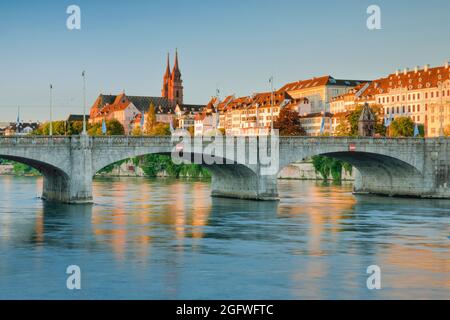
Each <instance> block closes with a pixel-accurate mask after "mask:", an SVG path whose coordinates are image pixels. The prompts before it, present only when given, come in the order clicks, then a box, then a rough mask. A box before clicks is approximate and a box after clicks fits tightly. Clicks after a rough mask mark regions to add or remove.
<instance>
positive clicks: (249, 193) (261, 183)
mask: <svg viewBox="0 0 450 320" xmlns="http://www.w3.org/2000/svg"><path fill="white" fill-rule="evenodd" d="M210 170H211V171H212V183H211V189H212V191H211V195H212V196H213V197H220V198H234V199H245V200H257V201H276V200H278V187H277V183H278V179H277V176H276V175H272V176H264V175H260V174H257V173H255V172H253V171H251V170H249V169H248V168H246V167H244V166H239V165H232V166H221V167H214V168H210Z"/></svg>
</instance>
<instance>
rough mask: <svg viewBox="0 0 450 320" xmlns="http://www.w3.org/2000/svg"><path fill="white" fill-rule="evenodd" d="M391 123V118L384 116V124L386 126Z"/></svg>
mask: <svg viewBox="0 0 450 320" xmlns="http://www.w3.org/2000/svg"><path fill="white" fill-rule="evenodd" d="M390 125H391V119H389V118H384V126H385V127H386V128H387V127H389V126H390Z"/></svg>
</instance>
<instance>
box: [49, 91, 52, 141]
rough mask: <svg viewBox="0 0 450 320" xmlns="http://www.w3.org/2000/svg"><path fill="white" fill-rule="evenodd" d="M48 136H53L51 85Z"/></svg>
mask: <svg viewBox="0 0 450 320" xmlns="http://www.w3.org/2000/svg"><path fill="white" fill-rule="evenodd" d="M49 134H50V136H52V135H53V85H52V84H50V132H49Z"/></svg>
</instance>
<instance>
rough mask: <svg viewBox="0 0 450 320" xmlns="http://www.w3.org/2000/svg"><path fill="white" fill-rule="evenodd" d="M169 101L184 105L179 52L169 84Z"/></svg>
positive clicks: (176, 54)
mask: <svg viewBox="0 0 450 320" xmlns="http://www.w3.org/2000/svg"><path fill="white" fill-rule="evenodd" d="M169 100H171V101H172V102H173V103H174V104H179V105H182V104H183V80H181V71H180V67H179V65H178V50H176V51H175V64H174V66H173V70H172V74H171V79H170V83H169Z"/></svg>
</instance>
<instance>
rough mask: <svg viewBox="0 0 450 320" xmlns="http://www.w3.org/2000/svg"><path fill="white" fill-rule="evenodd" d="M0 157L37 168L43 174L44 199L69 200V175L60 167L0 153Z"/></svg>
mask: <svg viewBox="0 0 450 320" xmlns="http://www.w3.org/2000/svg"><path fill="white" fill-rule="evenodd" d="M0 158H1V159H5V160H10V161H14V162H18V163H22V164H25V165H27V166H30V167H32V168H34V169H36V170H38V171H39V172H40V173H41V174H42V176H43V188H42V189H43V192H42V198H43V199H44V200H49V201H51V200H55V199H58V201H60V200H61V201H68V200H69V197H70V195H69V176H68V175H67V173H65V172H64V171H62V170H61V169H58V168H56V167H55V166H53V165H50V164H48V163H45V162H42V161H38V160H34V159H28V158H22V157H16V156H10V155H1V154H0Z"/></svg>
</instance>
